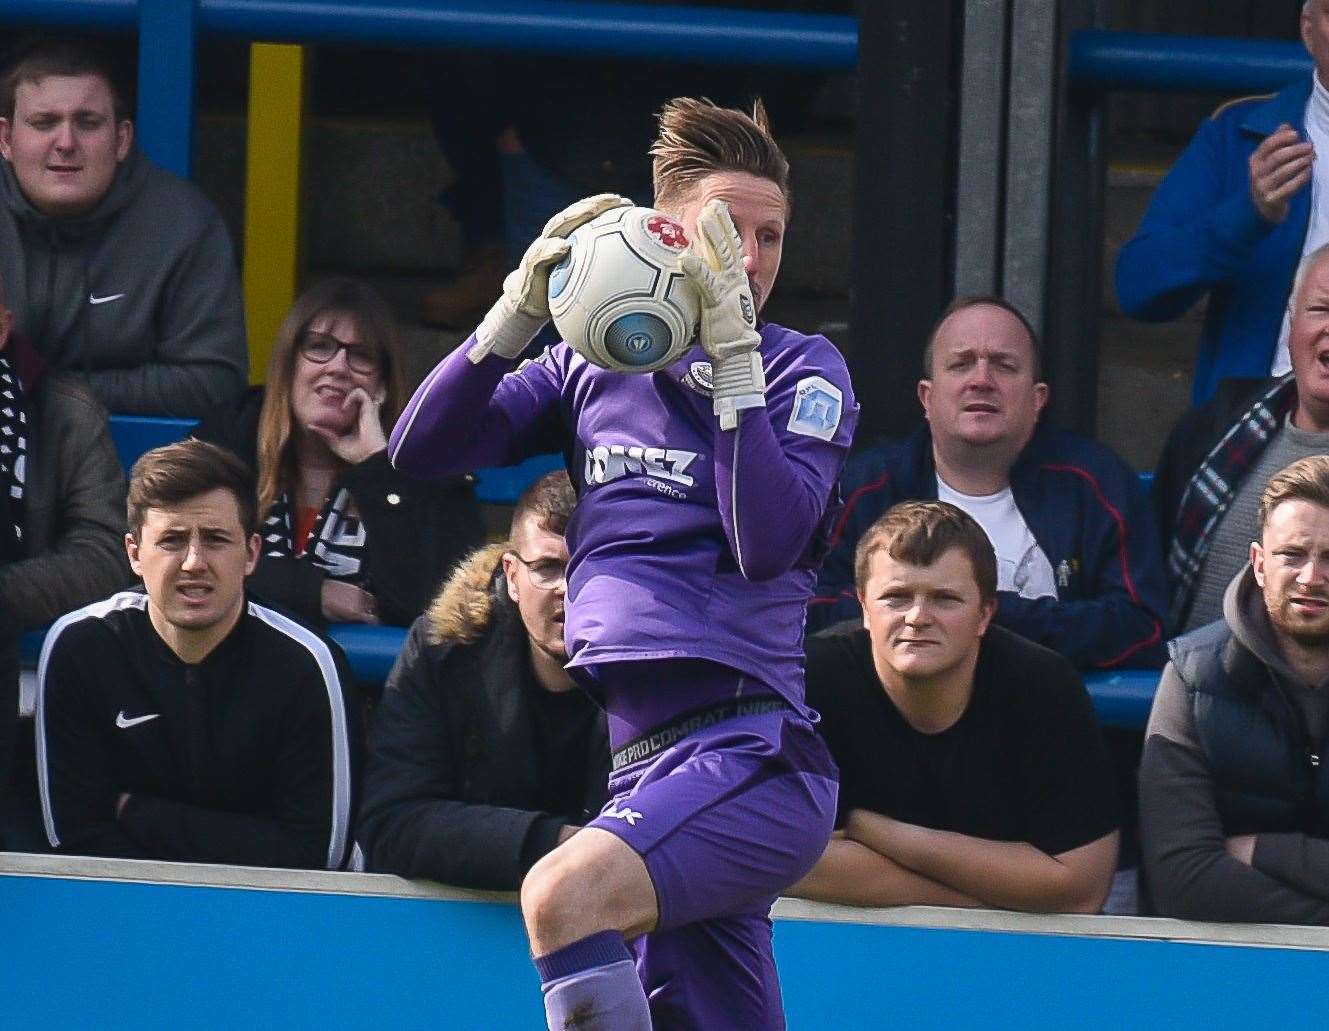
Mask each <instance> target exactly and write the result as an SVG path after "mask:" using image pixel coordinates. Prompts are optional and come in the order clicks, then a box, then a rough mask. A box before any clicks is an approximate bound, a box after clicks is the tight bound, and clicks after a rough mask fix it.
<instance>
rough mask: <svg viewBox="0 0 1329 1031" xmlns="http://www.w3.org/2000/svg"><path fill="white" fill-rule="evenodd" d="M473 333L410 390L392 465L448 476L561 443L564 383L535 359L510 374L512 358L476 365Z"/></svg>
mask: <svg viewBox="0 0 1329 1031" xmlns="http://www.w3.org/2000/svg"><path fill="white" fill-rule="evenodd" d="M474 343H475V337H474V335H472V336H470V337H468V338H467V339H466V342H465V343H463V344H462V345H461V346H459V347H458V348H457V349H456V350H454V351H453V352H452V353H451V354H449V355H448V356H447V357H446V358H444V359H443V360H442V361H441V362H439V363H438V364H437V365H436V366H434V369H433V371H432V372H430V374H429V375H428V376H426V377H425V379H424V382H423V383H421V384H420V386H419V387H418V388H417V389H416V391H415V394H414V395H412V397H411V400H410V403H409V404H407V406H406V408H405V410H404V411H403V412H402V413H401V417H400V418H398V420H397V424H396V425H395V426H394V427H393V428H392V435H391V437H389V439H388V454H389V456H390V457H391V459H392V464H393V465H394V466H396V467H397V468H398V469H401V470H402V471H403V472H407V473H410V474H411V475H413V476H420V477H426V476H447V475H452V474H455V473H461V472H467V471H468V470H471V469H477V468H480V467H482V466H487V465H507V464H509V463H512V462H515V461H518V460H520V459H521V458H524V457H526V455H527V454H530V453H533V452H534V451H539V450H545V451H548V450H551V449H555V448H557V447H560V446H561V445H562V441H561V439H559V437H558V436H556V434H557V433H558V426H557V424H556V423H551V422H550V416H551V415H553V414H555V413H556V410H557V405H558V400H559V389H560V382H559V380H558V378H557V375H556V374H555V373H554V372H553V370H551V369H549V368H547V367H545V366H541V364H540V363H539V362H531V363H527V364H526V365H524V366H522V370H521V371H519V372H518V373H516V374H513V375H510V374H512V373H513V371H514V370H513V363H512V361H511V360H510V359H507V358H500V357H497V356H495V355H490V356H489V357H488V358H485V359H484V360H483V361H482V362H480V364H478V365H475V364H472V363H471V361H470V359H469V358H467V357H466V352H467V351H468V350H470V348H471V345H472V344H474Z"/></svg>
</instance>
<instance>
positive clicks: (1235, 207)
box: [1117, 75, 1311, 405]
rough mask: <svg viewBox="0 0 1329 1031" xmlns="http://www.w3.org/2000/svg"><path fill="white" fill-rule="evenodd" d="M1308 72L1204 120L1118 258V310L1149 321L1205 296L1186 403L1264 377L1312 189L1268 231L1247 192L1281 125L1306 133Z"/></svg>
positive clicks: (1296, 199) (1302, 192)
mask: <svg viewBox="0 0 1329 1031" xmlns="http://www.w3.org/2000/svg"><path fill="white" fill-rule="evenodd" d="M1310 91H1311V76H1310V75H1305V76H1303V77H1301V78H1299V79H1297V80H1296V81H1295V82H1293V83H1291V84H1289V85H1288V86H1286V87H1284V89H1283V91H1282V92H1281V93H1277V94H1274V95H1273V96H1272V97H1257V98H1252V99H1248V100H1241V101H1237V102H1235V103H1232V104H1229V105H1227V106H1226V107H1223V108H1220V109H1219V110H1218V111H1217V112H1216V113H1215V114H1214V115H1213V117H1211V118H1209V119H1206V120H1205V122H1204V124H1203V125H1201V126H1200V128H1199V130H1198V131H1197V132H1196V134H1195V138H1194V139H1193V140H1191V143H1190V146H1188V147H1187V148H1186V150H1185V152H1184V153H1183V154H1182V155H1181V157H1180V158H1178V159H1177V163H1176V164H1175V165H1174V166H1173V168H1172V170H1171V171H1170V172H1168V174H1167V176H1166V177H1165V178H1164V179H1163V181H1162V183H1160V184H1159V187H1158V190H1157V192H1155V193H1154V199H1153V200H1152V201H1151V202H1150V204H1149V210H1148V211H1147V212H1146V213H1145V216H1144V221H1143V222H1142V223H1141V224H1140V228H1139V230H1138V231H1137V232H1136V234H1135V236H1134V237H1133V238H1132V239H1131V240H1130V242H1129V243H1127V244H1126V246H1125V247H1123V248H1122V249H1121V254H1120V256H1119V257H1118V258H1117V297H1118V299H1119V300H1120V302H1121V307H1122V309H1123V310H1124V311H1125V312H1126V313H1127V314H1128V315H1130V316H1132V317H1133V318H1137V319H1142V320H1144V321H1146V322H1166V321H1167V320H1169V319H1175V318H1177V317H1179V316H1180V315H1182V314H1183V313H1184V312H1185V311H1187V309H1189V308H1190V307H1191V306H1192V305H1194V304H1195V302H1197V301H1198V300H1200V298H1201V297H1203V296H1204V295H1205V294H1206V293H1208V294H1209V310H1208V312H1207V313H1206V314H1205V319H1204V329H1203V331H1202V332H1201V334H1200V353H1199V357H1198V359H1197V360H1196V366H1195V383H1194V386H1193V390H1192V399H1193V400H1194V402H1195V403H1196V404H1197V405H1198V404H1202V403H1204V402H1205V401H1207V400H1208V399H1209V398H1210V397H1212V396H1213V393H1214V390H1215V388H1216V387H1217V385H1218V381H1219V380H1221V379H1228V378H1230V377H1234V376H1239V377H1255V376H1268V375H1269V366H1270V364H1271V363H1272V362H1273V357H1274V348H1275V346H1277V344H1278V334H1279V331H1280V329H1281V328H1282V323H1283V312H1284V310H1285V309H1286V307H1287V299H1288V294H1289V293H1291V291H1292V278H1293V276H1294V274H1295V273H1296V270H1297V264H1298V262H1299V261H1300V260H1301V250H1302V246H1303V245H1304V243H1305V239H1306V226H1307V224H1308V223H1309V220H1310V207H1311V189H1310V186H1309V185H1307V186H1306V187H1305V188H1304V189H1302V190H1300V191H1298V192H1297V194H1296V195H1295V196H1294V197H1293V198H1292V201H1291V207H1290V211H1289V213H1288V217H1287V218H1286V219H1284V220H1283V221H1282V222H1281V223H1279V224H1278V225H1272V224H1270V223H1268V222H1266V221H1265V220H1264V219H1263V218H1261V217H1260V214H1259V212H1258V211H1256V209H1255V204H1254V202H1253V201H1252V200H1251V195H1250V169H1249V167H1248V164H1247V162H1248V160H1249V158H1250V156H1251V153H1252V152H1253V151H1254V150H1255V148H1256V147H1257V146H1259V144H1260V141H1261V140H1263V139H1264V138H1265V137H1266V136H1268V135H1270V134H1271V133H1272V132H1273V131H1274V130H1275V129H1277V128H1278V126H1279V125H1280V124H1281V123H1283V122H1286V123H1287V124H1289V125H1291V126H1293V127H1294V128H1296V130H1297V131H1298V132H1299V133H1301V134H1302V136H1303V138H1304V136H1305V129H1306V103H1307V101H1308V100H1309V99H1310Z"/></svg>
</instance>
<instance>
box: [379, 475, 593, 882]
mask: <svg viewBox="0 0 1329 1031" xmlns="http://www.w3.org/2000/svg"><path fill="white" fill-rule="evenodd" d="M575 504H576V497H575V496H574V495H573V492H572V485H571V483H570V482H569V480H568V477H567V474H566V473H564V472H556V473H549V474H547V475H545V476H543V477H541V478H540V479H539V480H537V481H536V482H535V483H534V484H533V485H532V486H531V487H529V488H527V490H526V492H525V494H523V495H522V497H521V499H520V500H519V501H518V503H517V507H516V509H515V510H514V511H513V515H512V532H511V537H510V538H509V540H508V541H506V542H505V543H503V544H496V545H491V546H490V547H487V548H482V549H481V550H479V551H477V552H475V553H474V554H472V555H471V557H470V558H469V559H467V561H466V562H464V563H463V564H462V565H461V567H460V568H458V569H457V571H456V572H455V573H453V574H452V577H451V578H450V579H449V581H448V583H447V584H446V585H445V586H444V588H443V590H442V592H440V594H439V596H438V598H437V599H436V600H435V602H434V604H433V605H432V606H431V607H430V609H429V611H428V612H427V613H426V614H425V615H423V616H421V617H420V618H419V619H418V620H416V622H415V625H414V626H413V627H412V628H411V636H410V638H409V639H408V641H407V643H406V649H405V651H404V652H403V653H402V655H401V657H400V658H399V659H398V660H397V665H396V668H395V669H393V671H392V675H391V676H390V677H389V678H388V685H387V688H386V689H385V691H384V695H383V702H382V704H381V705H380V706H379V709H378V712H377V715H376V716H375V722H374V735H373V748H372V753H371V755H372V757H371V759H370V764H369V773H368V775H367V779H366V783H365V806H364V817H363V820H362V821H361V825H360V841H361V843H362V844H363V845H364V847H365V850H366V854H367V856H368V860H369V866H370V868H371V869H374V870H383V871H386V872H389V873H397V874H401V875H402V876H405V877H428V878H431V879H432V880H436V881H443V882H446V883H448V884H457V885H463V886H465V887H471V888H496V889H504V890H508V891H512V890H514V889H516V888H517V887H518V886H519V885H520V883H521V880H522V878H523V877H524V876H525V875H526V871H527V870H529V869H530V868H531V866H532V865H533V864H534V863H535V861H536V860H537V859H539V858H540V857H541V856H543V855H545V853H547V852H549V851H551V850H552V849H553V848H554V846H555V845H558V844H560V843H561V842H563V841H564V840H566V839H567V838H568V837H570V836H571V835H572V833H573V832H574V831H576V829H577V827H578V825H580V824H582V823H584V822H585V821H587V820H589V819H591V818H592V817H594V816H595V815H596V814H597V813H599V811H600V808H601V806H602V805H603V804H604V801H605V798H606V785H607V783H608V779H609V738H608V732H607V730H606V728H605V718H604V714H603V713H602V712H601V711H600V710H599V709H598V708H597V707H596V705H595V703H594V702H592V701H591V699H590V697H589V696H588V695H586V694H585V693H584V692H582V691H581V690H580V689H579V688H578V687H577V686H576V685H575V684H574V683H573V680H572V678H571V677H570V676H569V675H568V672H567V671H566V670H565V669H564V668H563V667H564V664H565V663H566V662H567V659H568V655H567V648H566V646H565V645H564V643H563V596H564V593H565V592H566V590H567V583H566V581H565V580H564V575H565V572H566V566H567V561H568V548H567V544H566V543H565V542H564V540H563V533H564V529H565V528H566V526H567V522H568V518H569V516H570V515H571V514H572V508H573V506H574V505H575Z"/></svg>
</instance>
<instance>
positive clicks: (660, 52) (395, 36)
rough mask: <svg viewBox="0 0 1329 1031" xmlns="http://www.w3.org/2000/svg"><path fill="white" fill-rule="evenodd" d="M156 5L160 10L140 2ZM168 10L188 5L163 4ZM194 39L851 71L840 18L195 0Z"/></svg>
mask: <svg viewBox="0 0 1329 1031" xmlns="http://www.w3.org/2000/svg"><path fill="white" fill-rule="evenodd" d="M148 2H149V3H151V2H161V0H148ZM164 2H165V3H166V4H168V5H169V6H171V7H172V8H173V9H175V10H177V11H178V10H179V9H181V8H186V7H188V6H189V4H190V0H164ZM197 6H198V16H197V17H198V29H199V31H200V32H204V33H218V34H222V35H229V36H242V37H245V38H247V39H260V40H264V41H272V42H300V43H364V44H394V45H399V46H423V47H436V46H451V47H466V48H477V49H498V50H528V51H544V52H547V53H564V54H584V55H596V56H609V57H647V58H653V59H655V60H662V61H670V60H676V61H704V62H711V61H721V62H724V63H726V64H762V65H782V66H786V67H790V66H798V67H812V68H853V67H854V65H855V63H856V62H857V60H858V26H857V22H856V21H855V19H853V18H850V17H846V16H842V15H824V14H785V13H775V12H761V11H738V10H730V9H725V8H710V7H646V6H641V5H636V4H605V3H586V2H563V0H544V2H542V0H338V2H336V3H323V2H318V0H197ZM139 10H140V3H139V0H5V3H4V5H3V11H0V17H3V19H4V20H5V21H13V22H33V23H39V24H45V25H56V26H64V27H78V28H84V29H119V30H124V31H128V30H133V29H134V28H136V27H137V24H138V15H139Z"/></svg>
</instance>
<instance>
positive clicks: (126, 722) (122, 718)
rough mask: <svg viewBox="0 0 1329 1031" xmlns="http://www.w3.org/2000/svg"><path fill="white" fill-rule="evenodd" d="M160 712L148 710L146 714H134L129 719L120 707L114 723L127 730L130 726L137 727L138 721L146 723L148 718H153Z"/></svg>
mask: <svg viewBox="0 0 1329 1031" xmlns="http://www.w3.org/2000/svg"><path fill="white" fill-rule="evenodd" d="M160 715H161V713H159V712H150V713H148V714H147V715H146V716H135V717H134V718H133V719H130V718H129V717H127V716H126V715H125V710H124V709H121V710H120V714H119V715H118V716H116V718H115V725H116V726H117V727H119V728H120V729H121V730H128V729H129V728H130V727H137V726H138V725H139V724H140V723H147V722H148V720H155V719H156V718H157V717H158V716H160Z"/></svg>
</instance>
